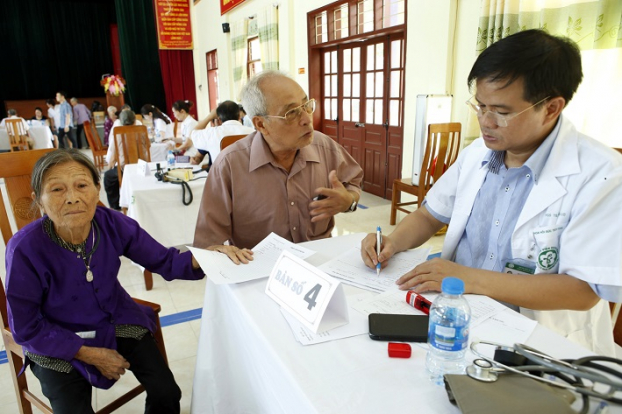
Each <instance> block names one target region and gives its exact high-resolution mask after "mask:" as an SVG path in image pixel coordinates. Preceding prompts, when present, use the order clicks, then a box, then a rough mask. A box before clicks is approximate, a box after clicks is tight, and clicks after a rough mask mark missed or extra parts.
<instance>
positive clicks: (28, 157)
mask: <svg viewBox="0 0 622 414" xmlns="http://www.w3.org/2000/svg"><path fill="white" fill-rule="evenodd" d="M51 151H54V150H53V149H39V150H31V151H18V152H7V153H4V154H0V178H4V183H5V185H6V191H7V195H8V197H7V198H8V199H9V205H10V206H11V210H12V211H13V216H14V217H15V224H16V225H17V229H18V230H19V229H21V228H22V227H24V226H25V225H26V224H28V223H30V222H31V221H33V220H35V219H37V218H39V217H41V214H40V213H39V210H37V209H36V208H34V206H33V204H32V198H31V196H30V195H31V193H32V188H31V187H30V175H31V173H32V169H33V168H34V166H35V163H36V162H37V160H38V159H39V158H41V157H42V156H43V155H45V154H47V153H48V152H51ZM0 230H1V231H2V237H3V238H4V244H5V245H6V244H7V243H8V242H9V239H10V238H11V237H12V236H13V231H12V230H11V225H10V222H9V216H8V214H7V210H6V206H5V204H4V200H3V198H2V197H0Z"/></svg>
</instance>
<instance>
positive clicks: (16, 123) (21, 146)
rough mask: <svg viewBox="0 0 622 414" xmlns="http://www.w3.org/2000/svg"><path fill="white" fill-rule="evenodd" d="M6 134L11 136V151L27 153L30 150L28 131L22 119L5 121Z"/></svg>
mask: <svg viewBox="0 0 622 414" xmlns="http://www.w3.org/2000/svg"><path fill="white" fill-rule="evenodd" d="M5 125H6V133H7V135H8V136H9V146H10V147H11V151H27V150H29V149H30V147H29V146H28V131H26V127H25V126H24V122H23V121H22V120H21V119H19V118H18V119H7V120H5Z"/></svg>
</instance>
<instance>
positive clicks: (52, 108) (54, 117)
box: [45, 99, 60, 148]
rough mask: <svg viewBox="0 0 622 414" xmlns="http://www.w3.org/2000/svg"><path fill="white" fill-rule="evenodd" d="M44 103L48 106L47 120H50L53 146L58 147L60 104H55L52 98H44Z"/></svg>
mask: <svg viewBox="0 0 622 414" xmlns="http://www.w3.org/2000/svg"><path fill="white" fill-rule="evenodd" d="M45 105H46V106H47V107H48V121H49V122H50V129H51V130H52V136H54V148H58V125H59V124H60V105H59V104H57V103H56V101H55V100H54V99H48V100H46V101H45Z"/></svg>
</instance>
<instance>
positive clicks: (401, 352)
mask: <svg viewBox="0 0 622 414" xmlns="http://www.w3.org/2000/svg"><path fill="white" fill-rule="evenodd" d="M411 354H412V348H411V347H410V345H409V344H403V343H399V342H389V356H390V357H391V358H410V355H411Z"/></svg>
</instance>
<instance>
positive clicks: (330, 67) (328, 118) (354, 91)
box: [321, 33, 405, 198]
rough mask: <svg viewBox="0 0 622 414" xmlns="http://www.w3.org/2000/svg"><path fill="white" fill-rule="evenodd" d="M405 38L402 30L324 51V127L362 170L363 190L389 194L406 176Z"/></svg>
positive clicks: (382, 194)
mask: <svg viewBox="0 0 622 414" xmlns="http://www.w3.org/2000/svg"><path fill="white" fill-rule="evenodd" d="M404 60H405V59H404V40H403V35H402V34H401V33H397V34H392V35H389V36H384V37H382V38H375V39H371V40H367V41H365V42H357V43H355V44H353V43H348V44H344V45H340V46H337V47H333V48H331V49H326V50H324V51H323V52H322V62H321V71H322V76H321V79H322V114H323V115H322V131H323V132H324V133H325V134H327V135H329V136H330V137H332V138H333V139H335V140H336V141H337V142H339V143H340V144H341V145H342V146H343V147H344V148H345V149H346V150H347V151H348V152H349V153H350V154H351V155H352V156H353V157H354V159H355V160H356V161H357V162H358V163H359V164H360V165H361V167H362V168H363V172H364V176H363V189H364V190H365V191H367V192H369V193H372V194H375V195H377V196H380V197H384V198H390V197H391V195H392V194H391V188H392V183H393V180H394V179H395V178H400V177H401V168H402V143H403V122H402V118H403V114H402V112H403V94H404Z"/></svg>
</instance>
